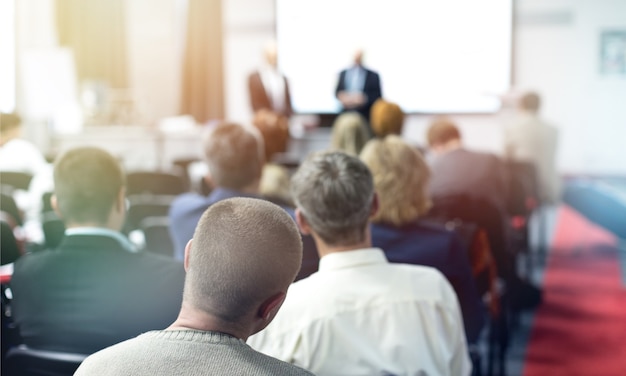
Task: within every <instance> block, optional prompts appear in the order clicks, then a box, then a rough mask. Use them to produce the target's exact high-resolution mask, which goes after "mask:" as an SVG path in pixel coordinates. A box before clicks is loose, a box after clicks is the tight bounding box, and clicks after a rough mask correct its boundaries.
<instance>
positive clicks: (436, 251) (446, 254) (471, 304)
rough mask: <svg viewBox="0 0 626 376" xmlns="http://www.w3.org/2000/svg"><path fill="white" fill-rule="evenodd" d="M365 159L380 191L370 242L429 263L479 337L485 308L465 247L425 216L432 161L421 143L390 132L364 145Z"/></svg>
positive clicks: (472, 337) (470, 335) (471, 334)
mask: <svg viewBox="0 0 626 376" xmlns="http://www.w3.org/2000/svg"><path fill="white" fill-rule="evenodd" d="M360 158H361V160H362V161H363V162H364V163H365V164H366V165H367V166H368V167H369V168H370V170H371V171H372V175H373V177H374V186H375V189H376V193H377V195H378V203H379V208H378V212H377V213H376V214H375V215H374V217H373V218H372V226H371V234H372V243H373V245H374V246H375V247H380V248H382V249H383V250H384V251H385V254H386V256H387V258H388V259H389V261H391V262H398V263H407V264H416V265H425V266H431V267H434V268H436V269H438V270H439V271H440V272H442V273H443V274H444V275H445V276H446V277H447V278H448V280H449V281H450V283H451V284H452V287H453V288H454V290H455V291H456V293H457V297H458V299H459V303H460V305H461V311H462V313H463V321H464V324H465V334H466V336H467V340H468V342H469V343H475V342H476V341H477V340H478V336H479V334H480V331H481V329H482V327H483V325H484V323H485V315H486V311H485V308H484V306H483V304H482V301H481V298H480V296H479V294H478V290H477V288H476V283H475V281H474V279H473V276H472V270H471V265H470V261H469V259H468V255H467V250H466V249H465V247H464V246H463V245H462V243H461V240H460V238H459V237H458V235H457V234H456V233H455V232H453V231H449V230H447V229H446V228H445V227H444V226H442V225H440V224H437V223H433V222H428V220H425V219H424V218H423V217H424V216H425V215H426V213H427V212H428V209H429V208H430V200H429V198H428V194H427V184H428V179H429V177H430V171H429V169H428V166H427V164H426V162H425V161H424V159H423V158H422V156H421V155H420V153H419V151H417V149H415V148H413V147H412V146H410V145H409V144H407V143H406V142H404V141H403V140H402V139H401V138H400V137H398V136H395V135H389V136H387V137H385V138H384V139H374V140H371V141H370V142H368V143H367V145H365V147H364V148H363V150H362V151H361V155H360Z"/></svg>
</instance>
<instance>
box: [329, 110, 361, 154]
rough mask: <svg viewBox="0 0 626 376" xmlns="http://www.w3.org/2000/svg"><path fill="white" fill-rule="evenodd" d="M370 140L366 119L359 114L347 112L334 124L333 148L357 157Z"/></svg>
mask: <svg viewBox="0 0 626 376" xmlns="http://www.w3.org/2000/svg"><path fill="white" fill-rule="evenodd" d="M369 138H370V135H369V131H368V130H367V124H366V123H365V118H363V116H361V115H360V114H359V113H358V112H346V113H343V114H341V115H339V116H338V117H337V119H336V120H335V122H334V123H333V133H332V136H331V148H332V149H333V150H338V151H343V152H346V153H348V154H350V155H354V156H357V155H359V153H360V152H361V149H363V146H364V145H365V143H366V142H367V140H369Z"/></svg>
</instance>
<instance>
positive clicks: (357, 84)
mask: <svg viewBox="0 0 626 376" xmlns="http://www.w3.org/2000/svg"><path fill="white" fill-rule="evenodd" d="M382 95H383V94H382V89H381V87H380V76H379V75H378V73H376V72H374V71H371V70H369V69H367V68H365V67H364V66H363V51H362V50H357V51H356V52H355V53H354V62H353V65H352V66H351V67H350V68H348V69H344V70H343V71H341V73H340V74H339V81H338V82H337V88H336V89H335V96H336V97H337V99H339V102H341V105H342V107H343V111H357V112H359V113H360V114H361V115H363V116H364V117H365V118H366V119H367V120H368V121H369V118H370V109H371V108H372V104H374V102H376V100H377V99H378V98H380V97H382Z"/></svg>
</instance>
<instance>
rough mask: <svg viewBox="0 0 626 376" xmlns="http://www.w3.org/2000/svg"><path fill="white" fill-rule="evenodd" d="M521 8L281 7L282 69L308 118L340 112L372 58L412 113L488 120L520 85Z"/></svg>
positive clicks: (353, 0) (448, 0) (409, 2)
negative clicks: (357, 71)
mask: <svg viewBox="0 0 626 376" xmlns="http://www.w3.org/2000/svg"><path fill="white" fill-rule="evenodd" d="M512 12H513V4H512V0H471V1H468V0H276V33H277V44H278V51H279V54H278V64H279V67H280V69H281V70H282V71H283V73H284V74H285V75H286V76H287V78H288V79H289V82H290V89H291V97H292V101H293V106H294V108H295V110H296V111H297V112H300V113H335V112H337V111H339V110H340V105H339V102H338V101H337V99H336V98H335V87H336V85H337V80H338V77H339V72H340V71H341V70H342V69H345V68H348V67H349V66H350V65H351V63H352V56H353V54H354V52H355V51H356V50H357V49H363V50H364V52H365V55H364V65H365V66H366V67H367V68H369V69H372V70H374V71H376V72H378V73H379V74H380V78H381V86H382V92H383V97H384V98H385V99H387V100H389V101H392V102H396V103H398V104H399V105H400V106H401V107H402V109H403V110H404V111H405V112H407V113H415V112H419V113H488V112H494V111H497V110H498V108H499V106H500V102H499V99H498V97H497V96H498V95H500V94H503V93H505V92H506V91H507V90H508V89H509V86H510V83H511V82H510V81H511V41H512V35H511V33H512V18H513V17H512Z"/></svg>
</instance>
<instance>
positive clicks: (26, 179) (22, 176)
mask: <svg viewBox="0 0 626 376" xmlns="http://www.w3.org/2000/svg"><path fill="white" fill-rule="evenodd" d="M32 179H33V175H32V174H29V173H27V172H14V171H0V184H2V185H4V186H8V187H11V188H12V189H23V190H27V189H28V186H29V185H30V181H31V180H32Z"/></svg>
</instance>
